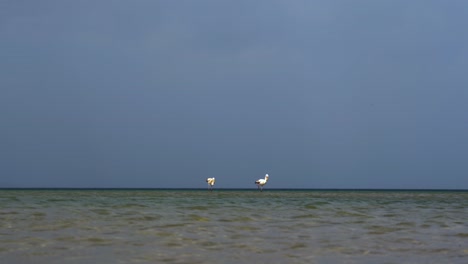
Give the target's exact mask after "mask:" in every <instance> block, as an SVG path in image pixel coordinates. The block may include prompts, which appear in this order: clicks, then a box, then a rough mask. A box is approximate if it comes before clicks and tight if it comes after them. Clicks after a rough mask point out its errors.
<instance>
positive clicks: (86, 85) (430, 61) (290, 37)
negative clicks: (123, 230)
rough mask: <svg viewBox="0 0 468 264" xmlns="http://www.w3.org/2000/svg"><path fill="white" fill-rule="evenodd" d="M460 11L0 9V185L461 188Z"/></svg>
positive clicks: (299, 6) (412, 4)
mask: <svg viewBox="0 0 468 264" xmlns="http://www.w3.org/2000/svg"><path fill="white" fill-rule="evenodd" d="M467 25H468V2H466V1H461V0H460V1H455V0H453V1H430V0H424V1H423V0H421V1H406V0H405V1H403V0H401V1H400V0H392V1H373V0H368V1H330V0H323V1H299V0H298V1H272V0H268V1H250V0H249V1H218V0H217V1H142V0H141V1H117V0H116V1H48V0H44V1H20V0H11V1H9V0H6V1H1V2H0V121H1V129H0V187H175V188H177V187H201V188H204V187H205V186H206V183H205V182H204V180H205V178H206V177H216V178H217V184H216V186H215V187H216V188H249V187H252V188H255V185H254V184H253V182H254V181H255V180H256V179H258V178H261V177H263V175H264V174H265V173H269V174H270V181H269V183H268V185H267V186H266V187H267V188H465V189H468V162H467V161H468V31H467V29H466V26H467Z"/></svg>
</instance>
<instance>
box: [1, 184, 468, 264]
mask: <svg viewBox="0 0 468 264" xmlns="http://www.w3.org/2000/svg"><path fill="white" fill-rule="evenodd" d="M467 219H468V192H466V191H369V190H367V191H364V190H361V191H340V190H271V189H267V190H265V191H263V192H259V191H257V190H214V191H212V192H209V191H207V190H66V189H65V190H0V258H1V259H2V263H468V225H467ZM4 261H5V262H4Z"/></svg>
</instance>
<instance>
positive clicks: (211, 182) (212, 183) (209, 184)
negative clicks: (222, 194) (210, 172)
mask: <svg viewBox="0 0 468 264" xmlns="http://www.w3.org/2000/svg"><path fill="white" fill-rule="evenodd" d="M215 181H216V179H215V178H207V179H206V182H207V183H208V188H209V189H210V190H211V191H212V190H213V185H214V184H215Z"/></svg>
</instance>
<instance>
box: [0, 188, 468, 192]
mask: <svg viewBox="0 0 468 264" xmlns="http://www.w3.org/2000/svg"><path fill="white" fill-rule="evenodd" d="M0 190H207V191H210V190H209V189H207V188H177V187H174V188H158V187H156V188H151V187H142V188H138V187H137V188H135V187H130V188H127V187H117V188H116V187H84V188H80V187H0ZM216 190H228V191H229V190H252V191H258V190H257V188H213V191H216ZM268 190H275V191H289V190H291V191H294V190H310V191H321V190H322V191H462V192H464V191H468V189H423V188H421V189H408V188H401V189H398V188H397V189H395V188H391V189H387V188H264V189H263V191H264V192H265V191H268Z"/></svg>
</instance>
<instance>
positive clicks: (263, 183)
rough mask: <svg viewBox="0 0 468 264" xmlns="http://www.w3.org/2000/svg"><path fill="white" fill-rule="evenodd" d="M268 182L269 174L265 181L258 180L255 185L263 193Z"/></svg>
mask: <svg viewBox="0 0 468 264" xmlns="http://www.w3.org/2000/svg"><path fill="white" fill-rule="evenodd" d="M267 181H268V174H266V175H265V179H258V180H256V181H255V184H256V185H257V188H258V189H260V191H261V192H262V191H263V186H264V185H265V184H266V183H267Z"/></svg>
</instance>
